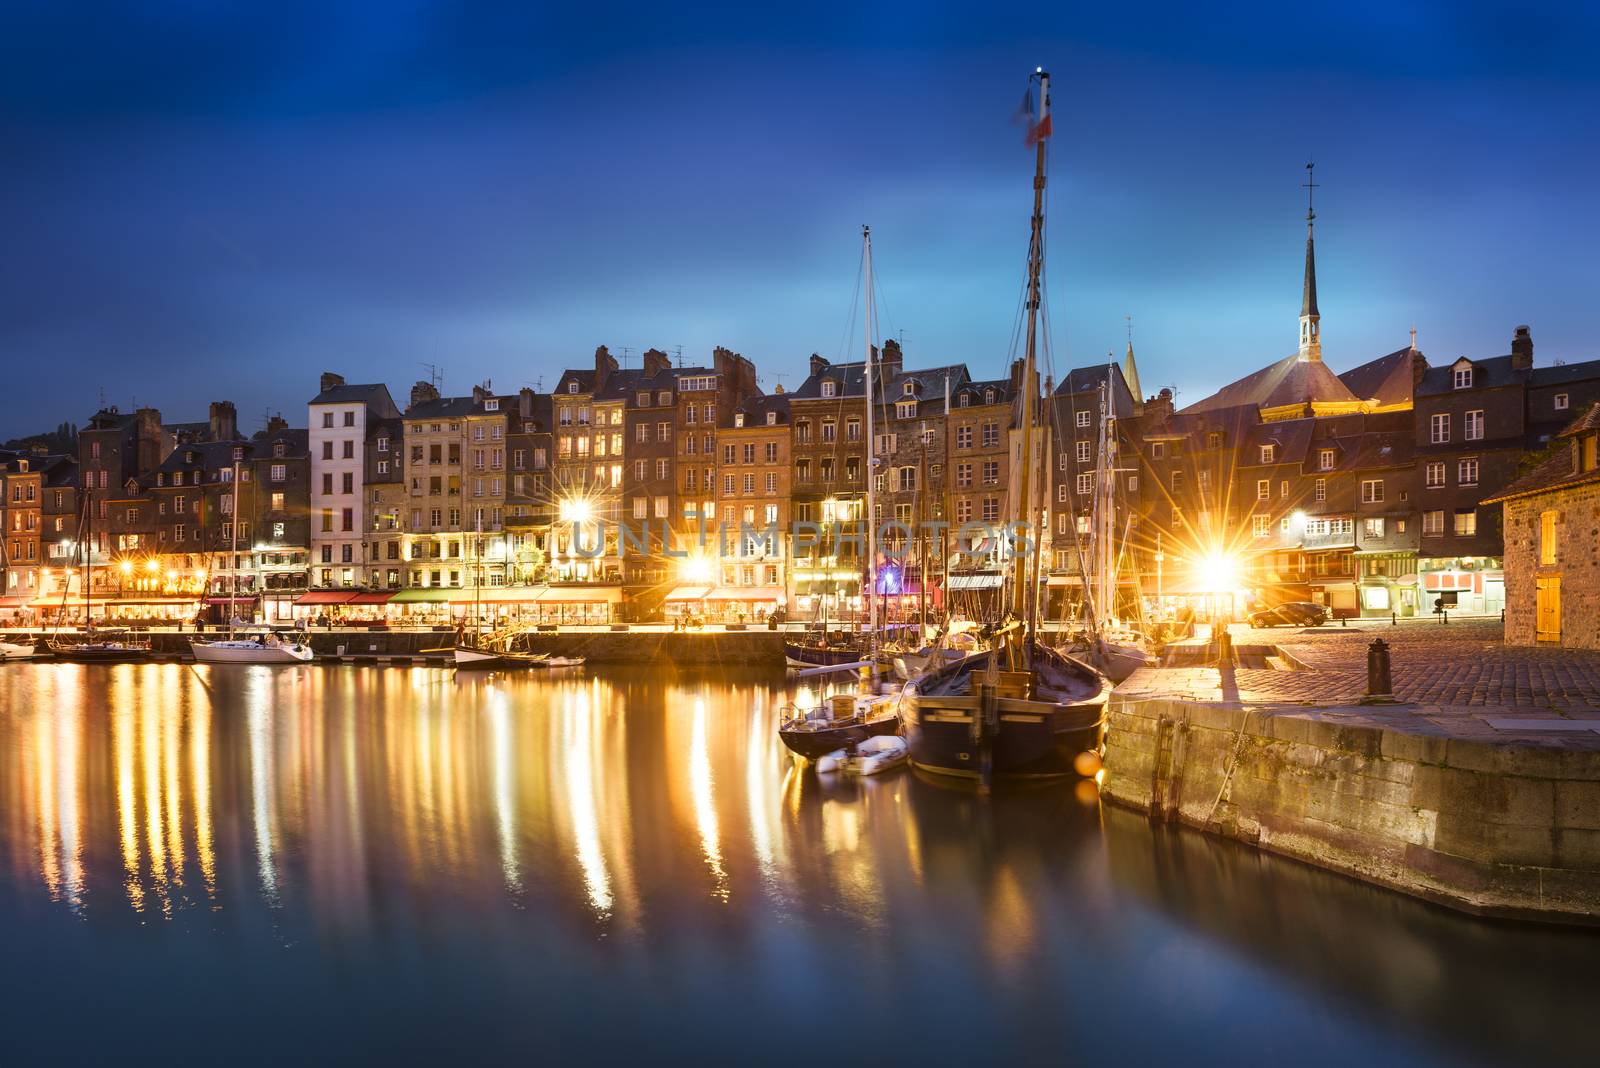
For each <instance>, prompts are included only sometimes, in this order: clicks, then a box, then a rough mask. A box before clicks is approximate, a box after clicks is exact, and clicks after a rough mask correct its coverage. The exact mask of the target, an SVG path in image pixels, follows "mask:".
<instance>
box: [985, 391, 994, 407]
mask: <svg viewBox="0 0 1600 1068" xmlns="http://www.w3.org/2000/svg"><path fill="white" fill-rule="evenodd" d="M983 403H985V404H993V403H994V390H992V389H986V390H984V391H983Z"/></svg>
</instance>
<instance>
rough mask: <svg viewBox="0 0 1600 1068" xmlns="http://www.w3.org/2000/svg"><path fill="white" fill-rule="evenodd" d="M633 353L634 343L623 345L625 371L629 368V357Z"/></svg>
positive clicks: (623, 366)
mask: <svg viewBox="0 0 1600 1068" xmlns="http://www.w3.org/2000/svg"><path fill="white" fill-rule="evenodd" d="M632 354H633V346H632V345H624V346H622V369H623V370H624V371H626V370H627V369H628V357H629V356H630V355H632Z"/></svg>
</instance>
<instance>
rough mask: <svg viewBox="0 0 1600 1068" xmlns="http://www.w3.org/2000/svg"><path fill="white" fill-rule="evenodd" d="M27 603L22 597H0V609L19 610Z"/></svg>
mask: <svg viewBox="0 0 1600 1068" xmlns="http://www.w3.org/2000/svg"><path fill="white" fill-rule="evenodd" d="M27 603H28V599H26V598H22V597H0V608H21V607H23V606H24V605H26V604H27Z"/></svg>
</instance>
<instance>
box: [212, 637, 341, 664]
mask: <svg viewBox="0 0 1600 1068" xmlns="http://www.w3.org/2000/svg"><path fill="white" fill-rule="evenodd" d="M190 647H191V648H192V649H193V651H194V658H195V659H196V660H198V661H200V662H201V663H202V664H306V663H310V662H311V660H312V657H313V655H314V654H313V653H312V652H311V646H309V645H302V644H301V643H299V642H284V643H282V644H278V645H264V644H262V643H260V642H254V641H217V642H203V641H194V642H192V643H191V645H190Z"/></svg>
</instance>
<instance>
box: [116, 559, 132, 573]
mask: <svg viewBox="0 0 1600 1068" xmlns="http://www.w3.org/2000/svg"><path fill="white" fill-rule="evenodd" d="M117 566H118V567H119V568H121V570H122V573H123V574H124V575H131V574H133V561H132V560H124V561H122V563H121V564H119V565H117Z"/></svg>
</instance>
